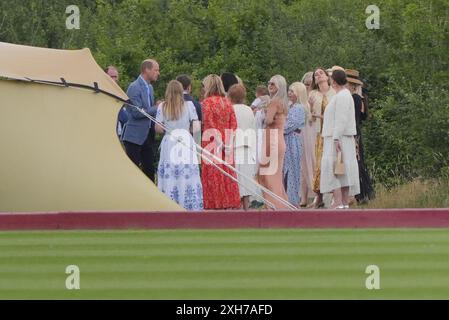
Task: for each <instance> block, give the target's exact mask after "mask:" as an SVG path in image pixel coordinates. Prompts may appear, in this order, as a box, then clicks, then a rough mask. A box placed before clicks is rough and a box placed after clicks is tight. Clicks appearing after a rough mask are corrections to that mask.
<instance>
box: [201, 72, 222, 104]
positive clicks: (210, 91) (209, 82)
mask: <svg viewBox="0 0 449 320" xmlns="http://www.w3.org/2000/svg"><path fill="white" fill-rule="evenodd" d="M203 86H204V98H207V97H211V96H214V95H219V96H222V97H224V96H225V95H226V92H225V89H224V87H223V82H222V81H221V78H220V77H219V76H218V75H216V74H210V75H208V76H207V77H206V78H204V80H203Z"/></svg>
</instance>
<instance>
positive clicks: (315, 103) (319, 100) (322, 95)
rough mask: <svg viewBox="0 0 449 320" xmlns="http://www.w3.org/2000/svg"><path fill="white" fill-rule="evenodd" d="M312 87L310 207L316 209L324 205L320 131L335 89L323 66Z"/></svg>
mask: <svg viewBox="0 0 449 320" xmlns="http://www.w3.org/2000/svg"><path fill="white" fill-rule="evenodd" d="M312 89H313V91H312V92H311V93H310V97H309V104H310V106H311V109H312V121H313V123H314V127H315V132H316V144H315V174H314V177H313V191H314V192H315V194H316V196H315V200H314V201H313V203H312V205H311V207H312V208H315V209H318V208H322V207H324V202H323V193H322V192H321V191H320V176H321V156H322V153H323V138H322V137H321V132H322V129H323V115H324V111H325V110H326V107H327V104H328V103H329V101H330V99H331V98H332V97H333V96H334V95H335V90H334V89H332V88H331V86H330V78H329V76H328V74H327V72H326V71H325V70H324V69H323V68H317V69H316V70H315V71H314V73H313V77H312Z"/></svg>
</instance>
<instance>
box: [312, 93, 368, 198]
mask: <svg viewBox="0 0 449 320" xmlns="http://www.w3.org/2000/svg"><path fill="white" fill-rule="evenodd" d="M355 134H356V127H355V110H354V100H353V98H352V96H351V93H350V92H349V90H348V89H343V90H341V91H340V92H338V93H337V94H336V95H335V96H334V97H333V98H332V99H331V101H330V102H329V104H328V106H327V108H326V111H325V112H324V122H323V133H322V135H323V138H324V144H323V157H322V158H321V179H320V190H321V192H322V193H327V192H331V191H333V190H335V189H339V188H341V187H349V194H350V195H351V196H355V195H357V194H359V193H360V183H359V168H358V164H357V158H356V150H355V141H354V135H355ZM335 139H337V140H339V141H340V148H341V153H342V159H343V163H344V167H345V173H344V174H343V175H335V174H334V167H335V160H336V154H337V153H336V148H335V143H334V140H335Z"/></svg>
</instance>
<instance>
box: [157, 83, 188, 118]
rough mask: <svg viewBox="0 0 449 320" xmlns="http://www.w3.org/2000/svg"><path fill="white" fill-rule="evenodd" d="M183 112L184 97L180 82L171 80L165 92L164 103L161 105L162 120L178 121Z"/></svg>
mask: <svg viewBox="0 0 449 320" xmlns="http://www.w3.org/2000/svg"><path fill="white" fill-rule="evenodd" d="M183 111H184V96H183V88H182V84H181V82H179V81H177V80H171V81H170V82H169V83H168V85H167V89H166V90H165V102H164V104H163V105H162V112H163V114H164V118H165V119H167V120H178V119H179V118H181V116H182V113H183Z"/></svg>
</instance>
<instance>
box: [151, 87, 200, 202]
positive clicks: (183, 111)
mask: <svg viewBox="0 0 449 320" xmlns="http://www.w3.org/2000/svg"><path fill="white" fill-rule="evenodd" d="M156 120H157V121H158V122H159V123H162V124H163V125H164V126H165V127H166V129H167V131H169V132H170V134H168V133H166V134H165V135H164V138H163V139H162V142H161V154H160V159H159V166H158V170H157V185H158V188H159V190H161V191H162V192H163V193H165V194H166V195H167V196H168V197H170V198H171V199H172V200H173V201H175V202H176V203H178V204H179V205H181V206H182V207H184V208H185V209H187V210H192V211H198V210H203V188H202V184H201V178H200V171H199V166H198V157H197V155H196V154H195V152H194V150H195V143H194V140H193V138H192V135H191V134H190V132H189V129H190V127H191V126H192V129H193V133H196V132H198V131H199V130H200V126H199V122H198V115H197V113H196V110H195V106H194V105H193V103H192V102H190V101H184V98H183V89H182V85H181V83H180V82H178V81H176V80H172V81H170V82H169V84H168V86H167V90H166V91H165V101H164V102H163V103H161V104H160V105H159V107H158V110H157V114H156ZM156 132H157V133H160V134H163V133H164V132H165V130H164V128H163V127H162V126H161V125H159V124H156ZM180 141H182V142H180Z"/></svg>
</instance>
